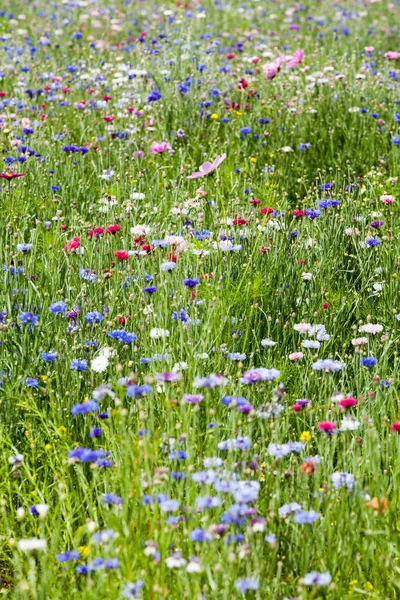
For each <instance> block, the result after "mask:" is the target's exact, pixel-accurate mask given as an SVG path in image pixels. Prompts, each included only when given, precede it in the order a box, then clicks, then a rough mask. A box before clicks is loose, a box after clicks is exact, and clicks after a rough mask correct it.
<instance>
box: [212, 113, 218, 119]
mask: <svg viewBox="0 0 400 600" xmlns="http://www.w3.org/2000/svg"><path fill="white" fill-rule="evenodd" d="M218 118H219V117H218V115H217V113H213V114H212V115H211V119H218Z"/></svg>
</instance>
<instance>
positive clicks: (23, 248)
mask: <svg viewBox="0 0 400 600" xmlns="http://www.w3.org/2000/svg"><path fill="white" fill-rule="evenodd" d="M29 250H32V244H17V251H18V252H29Z"/></svg>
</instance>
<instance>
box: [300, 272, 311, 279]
mask: <svg viewBox="0 0 400 600" xmlns="http://www.w3.org/2000/svg"><path fill="white" fill-rule="evenodd" d="M301 278H302V280H303V281H311V279H312V273H302V274H301Z"/></svg>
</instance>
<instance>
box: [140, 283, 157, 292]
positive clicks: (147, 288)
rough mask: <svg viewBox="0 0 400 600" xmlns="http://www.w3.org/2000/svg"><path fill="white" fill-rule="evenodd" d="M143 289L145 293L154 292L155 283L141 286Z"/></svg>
mask: <svg viewBox="0 0 400 600" xmlns="http://www.w3.org/2000/svg"><path fill="white" fill-rule="evenodd" d="M143 291H144V292H145V293H146V294H154V293H155V292H156V291H157V288H156V286H155V285H150V286H148V287H145V288H143Z"/></svg>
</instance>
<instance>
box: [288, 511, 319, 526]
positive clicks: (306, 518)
mask: <svg viewBox="0 0 400 600" xmlns="http://www.w3.org/2000/svg"><path fill="white" fill-rule="evenodd" d="M318 519H319V513H317V511H316V510H299V511H298V512H296V513H295V515H294V517H293V520H294V522H295V523H298V524H299V525H308V524H310V523H314V522H315V521H317V520H318Z"/></svg>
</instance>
